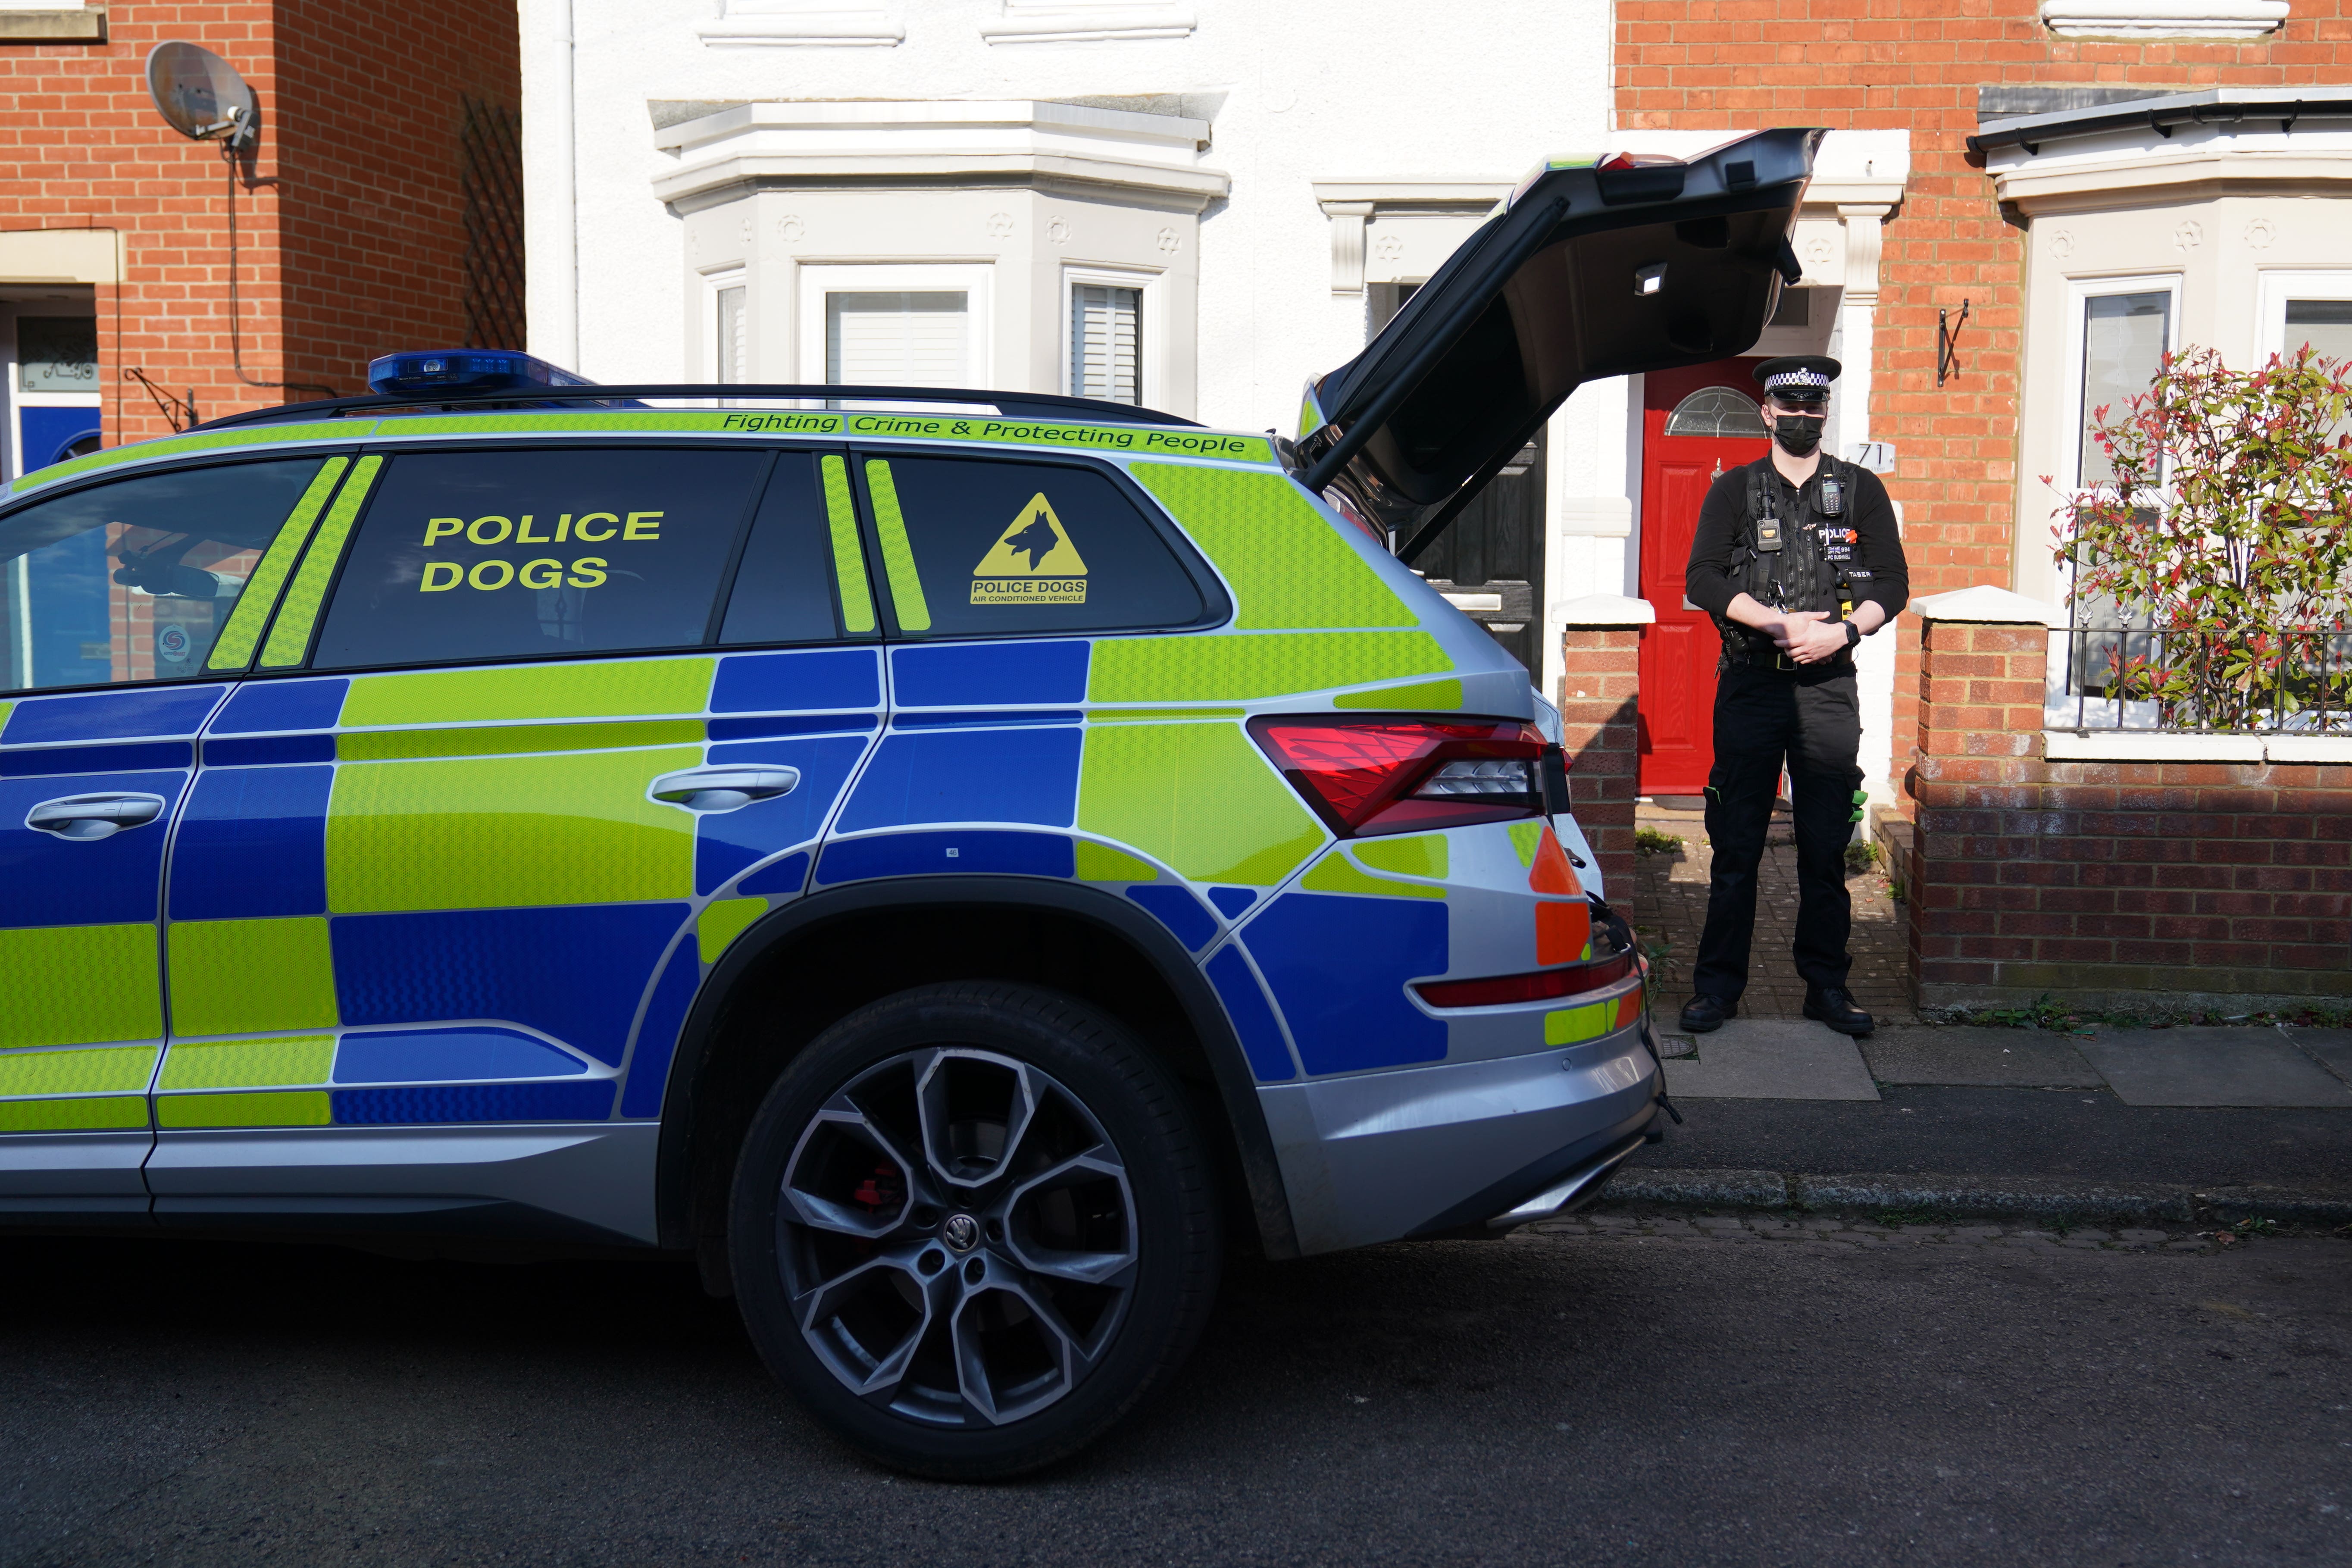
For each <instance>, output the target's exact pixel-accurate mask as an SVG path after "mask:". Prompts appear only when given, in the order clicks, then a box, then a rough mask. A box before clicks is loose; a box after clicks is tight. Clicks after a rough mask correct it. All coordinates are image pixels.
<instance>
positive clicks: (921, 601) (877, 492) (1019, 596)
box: [855, 452, 1202, 637]
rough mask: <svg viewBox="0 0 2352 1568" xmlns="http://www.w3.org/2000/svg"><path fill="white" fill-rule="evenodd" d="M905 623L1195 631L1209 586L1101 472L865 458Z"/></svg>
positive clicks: (939, 631)
mask: <svg viewBox="0 0 2352 1568" xmlns="http://www.w3.org/2000/svg"><path fill="white" fill-rule="evenodd" d="M855 466H856V468H857V469H858V470H859V478H860V479H861V480H862V481H863V482H864V484H865V486H866V499H867V500H868V502H869V504H870V506H871V508H872V515H873V519H874V525H875V532H876V536H877V541H878V542H879V544H880V546H881V550H880V560H881V566H882V575H883V579H884V581H885V583H886V584H887V586H888V590H889V597H890V603H891V606H892V610H893V613H894V614H895V616H896V618H897V621H898V631H899V632H900V633H901V634H903V635H905V636H908V637H974V636H990V635H999V636H1001V635H1004V634H1008V633H1012V634H1034V633H1040V632H1079V631H1099V630H1104V629H1107V628H1110V627H1145V626H1184V625H1188V624H1190V623H1192V622H1193V621H1196V620H1198V619H1199V618H1200V616H1201V613H1202V600H1201V592H1200V589H1199V588H1197V587H1196V586H1194V584H1193V582H1192V577H1191V576H1190V574H1187V573H1186V572H1185V570H1184V567H1183V565H1182V563H1181V562H1179V561H1178V559H1177V558H1176V555H1175V552H1173V551H1171V549H1170V548H1169V547H1168V544H1167V543H1166V542H1165V541H1164V540H1162V539H1161V537H1160V532H1159V531H1158V530H1157V529H1155V528H1154V527H1153V526H1152V525H1151V522H1150V520H1149V519H1148V518H1146V517H1145V516H1144V514H1143V512H1142V511H1141V510H1139V508H1138V507H1137V506H1136V505H1135V503H1134V502H1133V501H1131V500H1129V499H1128V498H1127V496H1126V494H1125V493H1124V492H1123V491H1121V490H1120V489H1119V488H1118V485H1116V484H1114V483H1113V482H1112V481H1111V479H1110V478H1109V476H1108V475H1107V474H1105V473H1103V472H1102V471H1101V470H1100V469H1098V468H1087V467H1081V466H1078V465H1076V464H1064V463H1028V462H1019V461H999V460H992V459H988V458H917V457H898V456H890V457H884V456H882V455H880V454H877V453H872V452H867V453H862V454H860V455H859V457H858V458H857V461H856V465H855Z"/></svg>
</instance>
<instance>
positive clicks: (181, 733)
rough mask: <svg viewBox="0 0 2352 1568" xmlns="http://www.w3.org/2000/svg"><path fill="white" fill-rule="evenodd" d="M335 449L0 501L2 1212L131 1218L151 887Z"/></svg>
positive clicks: (149, 1048)
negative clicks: (1, 640)
mask: <svg viewBox="0 0 2352 1568" xmlns="http://www.w3.org/2000/svg"><path fill="white" fill-rule="evenodd" d="M347 463H348V458H343V457H341V456H328V455H306V456H304V457H301V458H269V459H267V460H263V461H257V462H241V463H226V464H223V463H214V464H200V465H190V466H182V467H177V468H164V469H162V470H160V471H153V472H144V473H142V474H139V475H137V476H134V477H130V478H124V479H113V480H109V481H102V482H98V483H92V484H85V485H81V486H77V487H74V488H71V489H60V491H59V492H58V493H57V494H54V495H46V496H42V497H39V498H38V499H36V500H33V501H31V502H30V503H29V504H27V505H26V506H22V507H19V508H16V509H15V510H11V511H9V512H8V513H6V514H5V516H0V569H4V570H5V575H0V581H5V584H6V588H7V592H6V594H5V598H0V633H5V645H6V648H7V655H6V659H5V665H0V668H5V682H0V1213H8V1214H15V1215H20V1216H30V1215H50V1216H65V1217H74V1216H85V1217H98V1216H104V1215H110V1214H111V1215H144V1214H145V1213H146V1212H147V1208H148V1194H147V1189H146V1186H145V1185H144V1184H143V1183H142V1180H141V1176H140V1167H141V1165H142V1163H143V1162H144V1161H145V1159H146V1157H147V1153H148V1151H149V1148H150V1145H151V1142H152V1139H151V1136H150V1131H149V1123H148V1111H147V1102H146V1094H147V1089H148V1085H149V1083H150V1082H151V1081H152V1077H153V1074H154V1069H155V1065H156V1061H157V1058H158V1057H159V1055H160V1048H161V1046H162V1043H163V1037H164V1032H165V1024H166V999H165V995H164V987H163V971H162V963H161V931H160V929H159V915H160V912H161V911H160V909H159V904H160V900H161V898H162V891H163V881H164V866H165V850H166V846H167V842H168V839H169V836H170V834H171V832H172V826H173V817H174V815H175V814H176V813H177V811H178V810H179V809H180V807H181V805H182V804H183V801H184V796H185V794H186V791H187V788H188V784H189V780H190V778H191V776H192V774H193V772H194V762H195V756H194V752H195V736H196V735H197V734H198V732H199V731H201V730H202V729H203V728H204V725H205V721H206V720H207V719H208V718H209V717H210V716H211V715H212V713H213V712H214V711H215V710H216V709H217V708H218V707H219V705H220V703H221V701H222V700H223V698H224V697H225V696H226V694H227V692H228V690H229V686H228V684H227V683H226V681H225V680H222V679H206V678H207V676H215V677H216V676H219V675H225V674H233V673H235V672H236V671H238V670H241V669H242V668H244V667H245V666H246V664H247V662H248V661H249V660H250V659H251V658H252V657H253V655H254V651H255V647H256V646H257V638H258V636H259V631H260V627H261V626H262V624H263V623H264V622H265V621H266V619H267V617H268V612H269V608H270V605H272V603H274V601H275V599H276V597H277V595H278V589H279V587H280V585H281V584H282V583H283V582H284V579H285V574H286V571H287V568H288V566H289V563H290V562H291V560H292V558H293V556H294V554H295V553H296V552H299V549H300V547H301V543H302V541H303V539H304V538H305V537H307V535H308V532H309V531H310V527H311V525H312V524H313V522H314V521H315V520H316V518H317V517H318V515H319V511H320V507H321V505H322V504H323V503H324V501H325V499H326V497H327V495H328V494H329V493H330V492H331V490H332V489H333V486H334V483H335V481H336V479H338V478H339V477H340V475H341V471H342V469H343V468H344V467H345V466H346V464H347Z"/></svg>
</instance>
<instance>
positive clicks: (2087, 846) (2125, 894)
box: [1907, 622, 2352, 1006]
mask: <svg viewBox="0 0 2352 1568" xmlns="http://www.w3.org/2000/svg"><path fill="white" fill-rule="evenodd" d="M1925 643H1926V647H1925V650H1924V658H1923V661H1922V670H1923V677H1924V682H1923V700H1922V703H1921V708H1920V736H1921V750H1922V752H1923V755H1922V756H1921V757H1920V759H1919V763H1918V767H1917V771H1916V777H1915V778H1914V780H1913V782H1912V785H1911V788H1912V790H1913V792H1914V795H1915V796H1916V802H1917V810H1918V833H1917V837H1916V846H1915V847H1914V850H1913V853H1912V864H1911V868H1910V872H1909V876H1908V878H1907V880H1908V881H1909V883H1910V887H1911V889H1912V891H1911V903H1910V908H1911V910H1912V922H1911V933H1910V940H1911V955H1912V973H1913V976H1914V978H1915V980H1916V983H1917V985H1918V990H1919V1001H1920V1005H1923V1006H1935V1005H1950V1004H1955V1003H1979V1004H1981V1003H1988V1002H2010V1003H2014V1002H2031V1001H2032V1000H2034V999H2035V998H2037V997H2039V996H2041V995H2042V994H2044V993H2048V994H2052V995H2054V996H2056V997H2059V998H2061V999H2062V1000H2071V1001H2077V1002H2085V1003H2091V1004H2094V1005H2109V1006H2115V1005H2162V1004H2163V1003H2165V1002H2166V1001H2168V1000H2169V1001H2174V1002H2180V1001H2184V1000H2185V999H2186V998H2188V997H2189V996H2231V997H2241V998H2249V999H2252V998H2262V999H2265V1002H2266V1004H2267V1005H2277V1004H2280V1003H2285V1002H2290V1001H2293V1000H2297V999H2307V998H2315V997H2330V998H2341V997H2344V996H2347V995H2352V763H2327V764H2284V763H2115V762H2048V761H2045V760H2043V757H2042V750H2043V742H2042V731H2041V722H2042V710H2041V695H2042V669H2043V662H2044V658H2045V650H2046V647H2047V644H2048V634H2047V632H2046V631H2045V630H2044V629H2043V628H2042V627H2041V626H1968V625H1963V624H1958V623H1954V622H1939V623H1937V624H1935V625H1932V626H1928V627H1927V636H1926V638H1925Z"/></svg>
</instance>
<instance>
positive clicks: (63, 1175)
mask: <svg viewBox="0 0 2352 1568" xmlns="http://www.w3.org/2000/svg"><path fill="white" fill-rule="evenodd" d="M154 1142H155V1139H154V1135H153V1134H152V1133H151V1132H149V1131H147V1130H146V1129H145V1128H141V1129H139V1130H138V1131H131V1132H12V1133H8V1134H5V1136H0V1215H7V1216H10V1217H12V1218H16V1219H21V1220H27V1221H29V1220H32V1219H35V1218H37V1217H40V1216H43V1215H55V1216H58V1218H61V1219H69V1218H71V1217H72V1216H73V1215H83V1214H90V1215H102V1214H143V1213H145V1212H146V1209H147V1186H146V1184H145V1183H143V1182H142V1181H141V1180H140V1179H139V1166H140V1163H141V1162H142V1161H144V1160H145V1159H146V1158H147V1151H148V1150H149V1148H151V1147H152V1145H153V1144H154Z"/></svg>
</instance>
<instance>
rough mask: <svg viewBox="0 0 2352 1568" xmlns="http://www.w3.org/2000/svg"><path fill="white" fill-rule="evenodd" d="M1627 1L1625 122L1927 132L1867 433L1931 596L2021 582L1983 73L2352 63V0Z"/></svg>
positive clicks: (2086, 80) (2256, 79)
mask: <svg viewBox="0 0 2352 1568" xmlns="http://www.w3.org/2000/svg"><path fill="white" fill-rule="evenodd" d="M1616 17H1617V36H1616V94H1617V115H1618V123H1619V125H1620V126H1622V127H1623V128H1625V129H1629V130H1632V129H1671V130H1702V129H1706V130H1714V129H1722V130H1752V129H1756V128H1758V127H1761V126H1769V125H1822V126H1827V127H1830V128H1832V129H1833V130H1906V131H1908V132H1910V133H1911V160H1912V162H1911V181H1910V185H1909V188H1908V192H1907V194H1906V197H1905V200H1904V204H1903V205H1902V206H1901V208H1899V209H1898V210H1897V211H1896V212H1895V215H1894V216H1892V217H1891V218H1890V219H1889V220H1888V222H1887V224H1886V227H1885V251H1884V254H1883V258H1882V261H1881V268H1880V289H1881V294H1880V307H1879V320H1878V324H1877V331H1876V336H1875V343H1876V363H1875V364H1874V367H1873V382H1872V386H1873V397H1874V403H1873V405H1872V408H1871V432H1872V434H1873V435H1874V437H1877V438H1879V439H1881V440H1890V441H1894V442H1895V443H1897V446H1898V449H1899V453H1900V458H1901V467H1900V468H1899V470H1898V471H1897V473H1896V474H1895V475H1894V476H1892V477H1891V478H1890V479H1889V489H1891V491H1892V492H1893V494H1894V496H1895V500H1899V501H1901V502H1902V503H1903V506H1904V513H1905V545H1906V552H1907V554H1908V555H1909V557H1910V563H1911V587H1912V592H1913V593H1914V594H1916V595H1927V594H1935V593H1940V592H1943V591H1945V590H1948V589H1953V588H1961V587H1967V586H1969V585H1970V584H1978V583H1991V584H1999V585H2001V586H2004V587H2005V586H2007V585H2009V584H2010V583H2011V541H2012V535H2013V533H2014V531H2015V519H2016V505H2017V490H2016V486H2017V481H2018V474H2017V469H2016V457H2015V455H2016V445H2017V407H2018V375H2019V368H2020V364H2021V346H2022V344H2021V328H2022V321H2023V313H2022V310H2023V284H2024V263H2025V248H2024V231H2023V229H2022V228H2021V227H2019V226H2016V225H2014V224H2012V223H2011V221H2010V220H2009V219H2008V218H2007V217H2006V216H2004V215H2003V214H2002V213H2001V211H2000V207H1999V205H1998V204H1996V203H1995V201H1994V200H1993V194H1992V183H1991V182H1990V180H1989V179H1987V178H1986V177H1985V175H1984V173H1983V170H1982V166H1981V164H1982V160H1981V159H1979V158H1975V157H1972V156H1971V155H1970V154H1969V151H1968V148H1967V138H1968V137H1969V134H1970V133H1972V132H1974V131H1975V129H1976V100H1977V89H1978V88H1979V86H1981V85H1986V84H2007V85H2021V84H2029V83H2041V84H2049V85H2057V84H2070V83H2072V84H2134V85H2139V84H2145V85H2146V86H2147V89H2148V91H2149V92H2150V93H2151V94H2154V93H2158V92H2167V91H2181V90H2189V89H2198V88H2203V87H2210V86H2215V85H2218V84H2224V83H2227V84H2242V85H2247V86H2255V87H2286V86H2294V85H2300V84H2305V83H2313V82H2337V83H2340V82H2344V81H2346V80H2352V0H2295V3H2294V14H2293V15H2292V16H2290V17H2289V18H2288V19H2287V22H2286V25H2285V26H2284V27H2283V28H2281V29H2280V30H2279V31H2278V32H2277V33H2275V34H2273V35H2272V36H2271V37H2268V38H2266V39H2263V40H2262V41H2260V42H2253V43H2225V42H2209V41H2198V40H2189V39H2163V40H2157V41H2152V42H2146V43H2130V42H2122V41H2114V40H2095V39H2080V38H2059V37H2053V36H2052V35H2051V34H2050V33H2049V32H2048V31H2047V30H2046V29H2044V28H2043V27H2042V25H2041V23H2040V21H2039V19H2038V16H2037V8H2036V5H2035V0H1967V3H1965V4H1961V3H1956V0H1617V6H1616ZM1964 298H1965V299H1968V300H1970V301H1971V309H1970V314H1969V322H1968V328H1967V331H1966V333H1965V335H1964V336H1963V338H1962V339H1961V342H1960V358H1961V362H1962V370H1961V374H1960V375H1959V377H1958V380H1956V381H1952V382H1948V383H1947V384H1946V385H1945V386H1943V387H1942V388H1938V387H1937V385H1936V310H1937V307H1938V306H1946V307H1948V308H1950V309H1951V310H1952V311H1953V312H1954V313H1955V314H1957V313H1958V309H1959V305H1960V301H1961V300H1962V299H1964ZM1898 638H1899V640H1898V643H1897V651H1896V665H1895V669H1896V674H1895V724H1894V731H1895V732H1894V756H1895V758H1896V760H1897V762H1896V766H1897V771H1898V772H1899V771H1900V766H1901V759H1903V758H1905V757H1907V756H1909V755H1910V753H1911V749H1912V747H1913V746H1914V745H1915V744H1916V743H1917V740H1918V730H1917V724H1918V721H1917V718H1916V700H1915V699H1916V693H1917V690H1918V682H1919V678H1920V668H1919V658H1920V646H1919V630H1918V626H1917V625H1916V622H1915V621H1913V620H1912V619H1910V618H1908V617H1906V619H1905V620H1904V621H1903V622H1902V623H1901V625H1900V626H1899V629H1898ZM2038 722H2039V721H2038V719H2037V724H2038Z"/></svg>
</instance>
